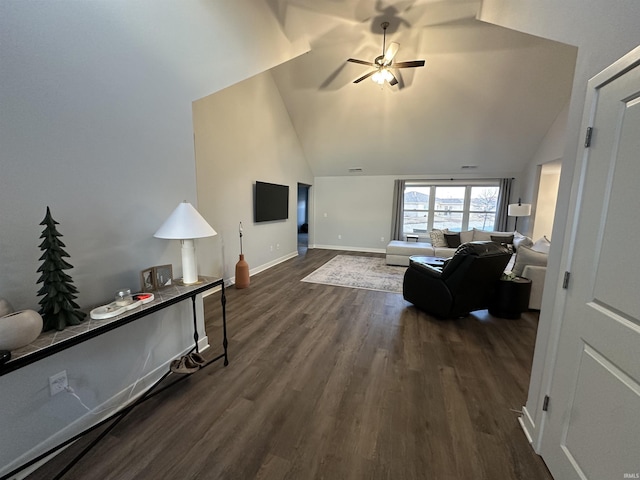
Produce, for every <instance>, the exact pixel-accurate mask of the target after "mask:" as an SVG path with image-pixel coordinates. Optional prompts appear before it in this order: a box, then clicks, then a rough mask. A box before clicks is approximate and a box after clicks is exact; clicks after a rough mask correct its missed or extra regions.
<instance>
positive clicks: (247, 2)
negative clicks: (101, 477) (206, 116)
mask: <svg viewBox="0 0 640 480" xmlns="http://www.w3.org/2000/svg"><path fill="white" fill-rule="evenodd" d="M222 37H224V38H225V41H224V42H221V41H220V39H221V38H222ZM301 51H302V49H300V48H298V47H294V46H292V45H291V44H290V43H289V42H288V41H287V40H286V38H285V37H284V35H283V34H282V32H281V29H280V26H279V24H278V22H277V20H276V19H275V18H274V17H273V15H272V13H271V11H270V10H269V8H268V7H267V6H266V4H263V3H262V2H253V1H251V0H236V1H234V2H188V3H184V2H176V1H168V0H141V1H137V2H129V1H124V0H108V1H106V0H104V1H95V2H85V3H83V2H76V1H67V0H58V1H55V2H49V1H32V2H1V3H0V145H1V149H0V265H2V271H1V273H0V297H3V298H7V299H8V300H9V301H10V302H11V303H12V304H13V305H14V307H15V308H17V309H22V308H34V309H37V308H38V305H37V302H38V298H37V296H36V291H37V288H38V287H37V286H36V280H37V278H38V277H37V274H36V270H37V268H38V266H39V264H40V262H39V261H38V258H39V257H40V254H41V252H40V251H39V249H38V245H39V243H40V240H39V236H40V233H41V231H42V228H43V227H41V226H40V225H38V223H39V222H40V221H41V220H42V219H43V217H44V215H45V211H46V207H47V206H50V207H51V211H52V214H53V216H54V218H55V219H56V220H57V221H58V222H59V223H60V225H59V228H60V232H61V233H62V234H63V235H64V237H63V238H62V240H63V242H64V243H65V244H66V251H67V252H68V253H69V254H70V256H71V258H70V263H71V264H72V265H74V267H75V268H73V269H71V270H68V271H67V273H69V274H70V275H71V276H72V277H73V280H74V284H75V285H76V287H77V288H78V289H79V292H80V293H79V297H78V302H79V304H80V305H81V306H82V307H87V308H89V307H93V306H97V305H102V304H104V303H107V302H109V301H111V300H112V299H113V295H114V294H115V292H116V290H118V289H120V288H122V287H130V288H132V289H137V288H139V285H140V283H139V282H140V281H139V272H140V270H142V269H144V268H146V267H149V266H151V265H159V264H166V263H171V264H173V266H174V274H175V275H176V276H180V275H181V265H180V248H179V245H178V244H177V242H171V241H166V240H160V239H155V238H153V237H152V235H153V233H154V232H155V231H156V229H157V228H158V227H159V226H160V224H161V223H162V222H163V221H164V220H165V218H166V217H167V216H168V215H169V214H170V213H171V211H172V210H173V209H174V208H175V207H176V206H177V204H178V203H179V202H180V201H182V200H187V201H190V202H192V203H193V204H194V205H196V204H197V202H196V200H197V198H196V170H195V160H194V148H193V128H192V106H191V102H192V101H193V100H195V99H197V98H201V97H203V96H205V95H208V94H210V93H212V92H214V91H217V90H220V89H222V88H224V87H226V86H227V85H229V84H232V83H235V82H238V81H240V80H243V79H245V78H248V77H250V76H252V75H254V74H256V73H258V72H260V71H264V70H266V69H268V68H270V67H272V66H274V65H276V64H278V63H280V62H282V61H285V60H288V59H290V58H291V57H292V56H294V55H297V54H299V53H301ZM237 58H242V59H243V61H242V62H237V61H236V59H237ZM203 244H204V245H206V242H205V243H203ZM201 246H202V245H199V247H201ZM208 271H211V270H208ZM188 303H190V302H187V303H185V305H178V306H175V307H172V308H171V309H169V310H167V311H166V312H165V313H163V314H156V315H153V316H151V317H148V318H147V319H145V320H141V321H138V322H135V324H132V325H130V326H127V327H123V328H120V329H118V330H115V331H113V332H110V333H109V334H105V335H103V336H101V337H98V338H97V339H95V340H92V341H89V342H87V343H84V344H82V345H79V346H77V347H74V348H72V349H69V350H66V351H64V352H62V353H59V354H57V355H54V356H52V357H49V358H48V359H46V360H45V361H41V362H38V363H36V364H33V365H31V366H29V367H26V368H23V369H20V370H18V371H16V372H12V373H10V374H8V375H5V376H2V377H0V385H1V387H0V405H2V409H0V425H2V430H1V431H0V474H2V473H3V472H6V471H8V470H9V469H10V468H11V466H13V465H16V464H18V463H22V461H23V460H26V459H28V458H30V457H32V456H34V455H35V454H37V453H39V452H41V451H43V450H46V449H47V448H48V447H50V446H51V445H52V444H53V443H55V442H56V441H57V440H58V439H59V438H60V437H61V436H65V435H70V434H72V433H74V432H76V431H78V430H79V429H80V428H82V427H84V426H86V425H88V424H90V423H92V422H94V421H96V420H97V419H99V417H100V415H90V414H87V412H86V411H85V409H84V408H83V407H82V406H81V405H80V404H79V402H78V401H77V400H76V399H74V398H73V397H71V396H70V395H68V394H60V395H58V396H56V397H53V398H50V397H49V392H48V377H49V376H50V375H52V374H54V373H57V372H59V371H61V370H65V369H66V370H67V374H68V377H69V382H70V385H71V386H72V387H73V388H74V389H75V390H76V392H77V394H78V395H79V396H80V397H81V398H82V399H83V401H84V402H85V403H86V404H87V405H88V406H89V407H90V408H92V409H93V408H95V409H98V410H102V409H103V408H107V407H108V406H112V405H113V404H115V405H117V404H119V403H121V402H123V401H125V400H126V399H127V398H128V397H129V396H130V395H133V396H135V395H136V394H137V393H139V391H140V387H142V386H143V385H145V384H146V383H148V382H151V381H153V380H154V379H155V378H157V377H158V376H159V375H160V374H161V373H163V372H164V371H165V370H166V368H167V364H168V362H169V361H170V360H171V359H172V358H173V357H175V356H177V355H178V354H180V353H181V352H182V351H184V349H185V348H188V347H189V346H190V345H191V343H192V341H193V340H192V335H193V332H192V327H191V320H190V318H191V317H190V315H191V314H190V305H188ZM198 306H199V319H200V327H199V328H200V330H201V331H200V334H201V336H202V335H204V331H203V325H202V305H201V302H198ZM204 340H205V342H206V338H205V339H204ZM136 382H138V383H137V386H136V388H135V389H133V388H132V387H133V385H134V384H136ZM104 414H106V412H105V413H104Z"/></svg>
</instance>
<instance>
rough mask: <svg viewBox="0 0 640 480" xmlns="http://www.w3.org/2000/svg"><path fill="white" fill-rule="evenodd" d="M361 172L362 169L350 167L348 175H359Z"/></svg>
mask: <svg viewBox="0 0 640 480" xmlns="http://www.w3.org/2000/svg"><path fill="white" fill-rule="evenodd" d="M361 172H362V167H351V168H350V169H349V173H361Z"/></svg>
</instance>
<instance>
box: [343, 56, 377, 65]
mask: <svg viewBox="0 0 640 480" xmlns="http://www.w3.org/2000/svg"><path fill="white" fill-rule="evenodd" d="M347 62H353V63H359V64H361V65H368V66H370V67H377V65H376V64H375V63H371V62H365V61H364V60H358V59H357V58H347Z"/></svg>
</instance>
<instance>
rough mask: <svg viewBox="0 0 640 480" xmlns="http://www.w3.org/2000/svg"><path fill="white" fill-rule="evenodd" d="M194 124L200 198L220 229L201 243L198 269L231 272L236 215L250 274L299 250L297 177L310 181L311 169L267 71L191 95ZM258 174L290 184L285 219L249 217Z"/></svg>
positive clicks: (202, 207) (236, 242)
mask: <svg viewBox="0 0 640 480" xmlns="http://www.w3.org/2000/svg"><path fill="white" fill-rule="evenodd" d="M193 125H194V132H195V145H196V158H197V162H196V163H197V173H198V175H197V185H198V205H199V207H200V212H201V213H202V215H203V216H204V218H206V219H207V221H209V223H210V224H211V225H212V226H213V228H214V229H215V230H216V231H217V232H218V235H217V236H216V237H214V239H213V240H214V242H213V246H212V248H207V249H200V250H199V253H198V255H199V260H200V262H201V265H202V267H201V268H202V271H203V272H205V273H210V274H215V275H218V276H224V278H227V279H228V278H232V277H234V276H235V264H236V262H237V261H238V254H239V253H240V243H239V235H238V224H239V222H242V224H243V229H244V232H243V252H244V255H245V260H246V261H247V262H248V263H249V268H250V272H251V274H252V275H253V274H255V273H256V272H258V271H261V270H263V269H264V268H266V267H268V266H271V265H273V264H275V263H278V262H279V261H281V260H283V259H286V258H290V257H292V256H295V255H297V244H298V243H297V231H298V228H297V197H298V182H300V183H306V184H308V185H312V184H313V176H312V174H311V170H310V169H309V165H308V164H307V161H306V159H305V157H304V154H303V152H302V147H301V146H300V142H299V141H298V137H297V135H296V132H295V130H294V129H293V125H292V124H291V120H290V118H289V115H288V113H287V110H286V108H285V107H284V104H283V102H282V98H281V97H280V94H279V92H278V89H277V88H276V86H275V83H274V82H273V78H272V77H271V73H269V72H267V73H262V74H260V75H257V76H255V77H253V78H250V79H248V80H245V81H244V82H241V83H238V84H236V85H233V86H232V87H229V88H227V89H225V90H223V91H221V92H217V93H215V94H213V95H209V96H208V97H205V98H203V99H200V100H198V101H196V102H194V103H193ZM256 181H263V182H268V183H278V184H282V185H288V186H289V218H288V219H287V220H282V221H274V222H263V223H255V222H254V221H253V218H254V217H253V189H254V186H255V182H256ZM313 190H314V188H313V187H312V188H311V191H313Z"/></svg>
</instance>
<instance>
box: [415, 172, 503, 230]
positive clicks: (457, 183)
mask: <svg viewBox="0 0 640 480" xmlns="http://www.w3.org/2000/svg"><path fill="white" fill-rule="evenodd" d="M412 187H420V188H429V204H428V209H427V210H420V209H411V208H406V203H405V201H404V198H405V195H406V193H407V191H408V190H409V189H411V188H412ZM437 187H465V192H464V200H463V203H462V210H453V212H455V213H461V214H462V221H461V224H460V231H461V232H463V231H467V230H469V221H470V218H471V215H473V214H483V213H493V215H494V221H493V229H494V230H495V223H496V216H497V214H498V199H499V198H500V180H499V179H495V180H488V179H484V180H470V179H469V180H412V181H407V182H405V186H404V192H403V195H402V218H403V222H402V232H403V235H407V234H411V233H415V232H413V231H411V232H407V231H406V229H405V225H406V224H405V222H404V219H405V218H406V217H405V212H414V213H418V214H419V213H426V217H427V222H426V223H427V228H426V231H427V232H430V231H432V230H433V229H434V217H435V214H436V213H438V212H444V211H445V210H437V211H436V208H435V203H436V195H435V192H436V188H437ZM474 187H488V188H496V187H497V188H498V195H497V198H496V206H495V208H494V210H493V211H491V212H485V211H479V210H471V192H472V189H473V188H474ZM494 230H492V231H494ZM452 231H455V230H452Z"/></svg>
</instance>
